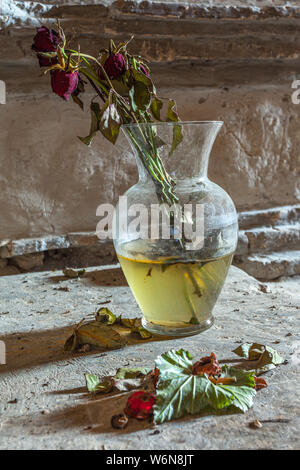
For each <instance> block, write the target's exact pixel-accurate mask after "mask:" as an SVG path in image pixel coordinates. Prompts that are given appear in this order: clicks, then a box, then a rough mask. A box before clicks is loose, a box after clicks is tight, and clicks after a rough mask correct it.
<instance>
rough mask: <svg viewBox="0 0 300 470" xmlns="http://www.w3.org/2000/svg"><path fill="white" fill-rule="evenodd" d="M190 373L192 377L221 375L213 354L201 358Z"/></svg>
mask: <svg viewBox="0 0 300 470" xmlns="http://www.w3.org/2000/svg"><path fill="white" fill-rule="evenodd" d="M192 373H193V374H194V375H203V374H207V375H208V376H209V375H219V374H220V373H221V367H220V364H219V361H218V359H217V358H216V356H215V354H214V353H211V355H210V356H205V357H202V358H201V359H200V361H198V362H195V364H194V365H193V369H192Z"/></svg>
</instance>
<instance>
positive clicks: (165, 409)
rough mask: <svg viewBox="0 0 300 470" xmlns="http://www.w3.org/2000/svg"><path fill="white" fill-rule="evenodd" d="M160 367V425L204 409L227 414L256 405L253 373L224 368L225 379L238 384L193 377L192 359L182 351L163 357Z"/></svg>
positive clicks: (157, 413)
mask: <svg viewBox="0 0 300 470" xmlns="http://www.w3.org/2000/svg"><path fill="white" fill-rule="evenodd" d="M156 367H157V368H158V369H159V371H160V373H159V380H158V384H157V392H156V402H155V406H154V421H155V422H156V423H163V422H164V421H170V420H172V419H177V418H181V417H183V416H186V415H189V414H196V413H199V412H201V411H204V410H209V411H213V410H224V411H226V408H228V407H232V408H235V409H238V410H240V411H243V412H245V411H247V410H248V409H249V408H250V407H251V406H252V404H253V397H254V396H255V394H256V392H255V388H254V387H255V382H254V378H253V372H249V371H242V370H239V369H235V368H233V367H228V366H224V367H223V368H222V377H223V378H224V377H225V378H229V379H234V380H235V383H234V384H233V385H225V384H218V385H215V384H214V383H212V382H211V381H210V380H209V378H208V377H207V376H206V375H202V376H201V375H193V374H192V358H191V356H190V354H189V353H188V351H184V350H182V349H181V350H180V351H174V350H171V351H169V352H167V353H165V354H162V355H161V356H159V357H158V358H157V360H156Z"/></svg>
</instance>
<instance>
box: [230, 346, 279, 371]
mask: <svg viewBox="0 0 300 470" xmlns="http://www.w3.org/2000/svg"><path fill="white" fill-rule="evenodd" d="M232 352H234V353H235V354H237V355H238V356H241V357H244V358H246V359H248V360H249V361H257V363H256V364H255V374H256V375H261V374H264V373H265V372H268V371H269V370H271V369H275V367H276V366H278V365H280V364H282V363H283V362H284V359H283V357H281V356H280V354H279V353H278V352H277V351H276V350H275V349H273V348H270V346H265V345H264V344H259V343H243V344H241V345H240V346H239V347H238V348H236V349H234V350H233V351H232Z"/></svg>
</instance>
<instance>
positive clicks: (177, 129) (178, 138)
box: [169, 124, 183, 157]
mask: <svg viewBox="0 0 300 470" xmlns="http://www.w3.org/2000/svg"><path fill="white" fill-rule="evenodd" d="M182 139H183V135H182V128H181V125H180V124H174V126H173V140H172V146H171V150H170V152H169V157H170V156H171V155H172V153H173V152H174V150H175V149H176V147H177V146H178V145H179V144H180V142H182Z"/></svg>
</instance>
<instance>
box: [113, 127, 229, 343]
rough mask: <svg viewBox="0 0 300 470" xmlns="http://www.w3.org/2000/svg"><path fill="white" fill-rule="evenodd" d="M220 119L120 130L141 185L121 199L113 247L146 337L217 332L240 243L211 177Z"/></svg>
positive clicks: (222, 195)
mask: <svg viewBox="0 0 300 470" xmlns="http://www.w3.org/2000/svg"><path fill="white" fill-rule="evenodd" d="M222 124H223V123H222V122H219V121H200V122H180V123H171V122H167V123H159V124H157V123H156V124H132V125H125V126H123V127H122V130H123V132H124V134H125V135H126V137H127V140H128V142H129V143H130V145H131V147H132V149H133V152H134V155H135V157H136V162H137V166H138V171H139V181H138V182H137V183H136V184H135V185H134V186H132V187H131V188H130V189H128V191H127V192H126V193H125V194H124V196H122V197H121V198H120V199H119V203H118V207H117V208H116V211H115V219H114V246H115V249H116V253H117V256H118V259H119V261H120V264H121V267H122V269H123V272H124V274H125V277H126V279H127V281H128V284H129V286H130V288H131V290H132V293H133V295H134V297H135V299H136V301H137V303H138V305H139V307H140V309H141V312H142V325H143V326H144V328H146V329H147V330H148V331H150V332H152V333H155V334H160V335H167V336H185V335H191V334H197V333H200V332H202V331H204V330H206V329H207V328H209V327H211V326H212V324H213V321H214V318H213V313H212V312H213V308H214V306H215V303H216V301H217V299H218V296H219V294H220V292H221V289H222V287H223V285H224V282H225V279H226V276H227V273H228V269H229V266H230V264H231V261H232V257H233V254H234V251H235V248H236V244H237V235H238V224H237V214H236V210H235V206H234V204H233V202H232V200H231V198H230V197H229V195H228V194H227V193H226V192H225V191H224V190H223V189H222V188H220V186H218V185H217V184H215V183H213V182H212V181H210V180H209V179H208V177H207V167H208V161H209V156H210V152H211V148H212V145H213V143H214V141H215V138H216V135H217V133H218V131H219V129H220V127H221V126H222Z"/></svg>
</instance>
